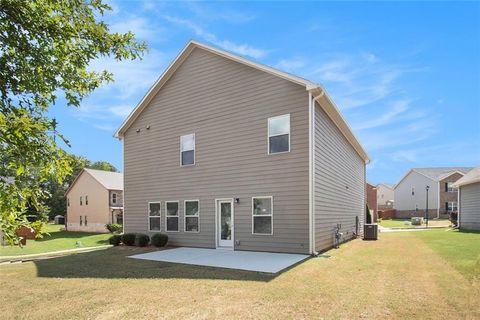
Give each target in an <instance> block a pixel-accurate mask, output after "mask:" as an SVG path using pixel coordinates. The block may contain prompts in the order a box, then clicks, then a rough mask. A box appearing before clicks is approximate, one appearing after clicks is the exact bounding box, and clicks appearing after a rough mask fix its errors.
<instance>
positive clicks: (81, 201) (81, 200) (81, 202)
mask: <svg viewBox="0 0 480 320" xmlns="http://www.w3.org/2000/svg"><path fill="white" fill-rule="evenodd" d="M82 204H83V198H82V196H80V205H82Z"/></svg>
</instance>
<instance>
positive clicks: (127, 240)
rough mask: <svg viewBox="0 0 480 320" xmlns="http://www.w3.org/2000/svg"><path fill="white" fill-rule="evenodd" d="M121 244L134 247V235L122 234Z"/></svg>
mask: <svg viewBox="0 0 480 320" xmlns="http://www.w3.org/2000/svg"><path fill="white" fill-rule="evenodd" d="M122 242H123V244H124V245H126V246H133V245H135V233H124V234H122Z"/></svg>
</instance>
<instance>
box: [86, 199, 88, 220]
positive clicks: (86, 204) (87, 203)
mask: <svg viewBox="0 0 480 320" xmlns="http://www.w3.org/2000/svg"><path fill="white" fill-rule="evenodd" d="M85 205H86V206H88V196H85ZM85 222H86V221H85Z"/></svg>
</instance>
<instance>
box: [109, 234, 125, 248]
mask: <svg viewBox="0 0 480 320" xmlns="http://www.w3.org/2000/svg"><path fill="white" fill-rule="evenodd" d="M120 242H122V236H121V235H119V234H114V235H113V236H111V237H110V238H109V239H108V243H110V244H113V245H114V246H118V245H119V244H120Z"/></svg>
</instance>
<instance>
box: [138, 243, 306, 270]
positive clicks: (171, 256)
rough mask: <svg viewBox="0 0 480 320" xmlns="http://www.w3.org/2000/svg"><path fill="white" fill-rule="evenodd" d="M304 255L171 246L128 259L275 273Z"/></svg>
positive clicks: (303, 258)
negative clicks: (167, 248) (173, 247)
mask: <svg viewBox="0 0 480 320" xmlns="http://www.w3.org/2000/svg"><path fill="white" fill-rule="evenodd" d="M308 257H309V256H308V255H303V254H289V253H271V252H253V251H233V250H224V249H202V248H175V249H169V250H161V251H155V252H149V253H142V254H137V255H133V256H130V257H129V258H133V259H143V260H153V261H162V262H172V263H184V264H191V265H198V266H208V267H218V268H228V269H238V270H248V271H257V272H267V273H277V272H280V271H282V270H283V269H285V268H288V267H290V266H292V265H294V264H296V263H298V262H300V261H303V260H305V259H307V258H308Z"/></svg>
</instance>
